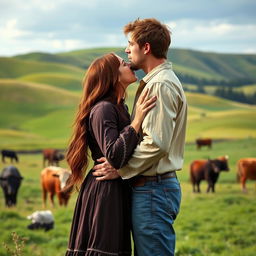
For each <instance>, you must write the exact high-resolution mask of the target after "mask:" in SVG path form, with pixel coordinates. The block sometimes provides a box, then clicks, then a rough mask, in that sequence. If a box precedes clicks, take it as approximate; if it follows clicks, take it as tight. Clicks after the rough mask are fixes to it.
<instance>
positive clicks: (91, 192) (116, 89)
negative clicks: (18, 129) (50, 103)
mask: <svg viewBox="0 0 256 256" xmlns="http://www.w3.org/2000/svg"><path fill="white" fill-rule="evenodd" d="M136 80H137V78H136V76H135V74H134V72H133V71H132V70H131V69H130V66H129V64H127V63H125V62H124V61H123V60H122V59H121V58H120V57H118V56H116V55H115V54H112V53H111V54H107V55H105V56H103V57H101V58H98V59H96V60H95V61H94V62H93V63H92V64H91V66H90V67H89V69H88V71H87V75H86V76H85V79H84V82H83V95H82V99H81V102H80V105H79V110H78V113H77V117H76V121H75V125H74V134H73V138H72V140H71V143H70V146H69V148H68V152H67V161H68V163H69V165H70V168H71V170H72V175H71V179H70V180H69V185H68V187H69V188H70V187H72V186H73V185H75V186H76V187H77V186H79V184H80V183H81V181H82V179H83V176H84V173H85V171H86V167H87V166H88V148H89V149H90V152H91V157H92V159H93V161H94V164H97V159H99V158H101V157H106V158H107V160H108V161H109V163H110V164H111V165H112V166H113V167H114V168H116V169H118V168H120V167H122V166H123V165H124V164H126V163H127V161H128V159H129V157H131V155H132V153H133V150H134V149H135V147H136V145H137V143H138V135H137V133H138V131H139V129H140V126H141V123H142V120H143V119H144V117H145V115H146V113H147V112H148V111H149V110H150V109H151V108H152V107H154V105H155V100H156V99H155V98H151V99H147V93H145V94H143V95H142V96H141V97H140V98H139V100H138V103H137V105H136V109H137V110H136V113H135V118H134V120H133V121H132V123H130V116H129V114H128V111H127V108H126V107H125V105H124V101H123V98H124V96H125V90H126V88H127V87H128V85H129V84H131V83H133V82H135V81H136ZM129 199H130V193H129V187H128V184H127V183H126V182H125V181H123V180H122V179H121V178H117V179H115V180H110V181H97V180H96V178H95V177H94V176H93V175H92V170H91V171H90V172H89V173H88V174H87V176H86V178H85V180H84V181H83V183H82V185H81V187H80V191H79V195H78V199H77V203H76V208H75V212H74V217H73V222H72V228H71V233H70V239H69V245H68V250H67V252H66V256H85V255H86V256H109V255H118V256H127V255H131V243H130V205H129Z"/></svg>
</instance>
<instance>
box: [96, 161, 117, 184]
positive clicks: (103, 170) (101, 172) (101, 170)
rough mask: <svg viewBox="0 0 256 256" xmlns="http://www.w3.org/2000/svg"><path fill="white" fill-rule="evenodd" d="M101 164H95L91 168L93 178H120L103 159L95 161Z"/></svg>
mask: <svg viewBox="0 0 256 256" xmlns="http://www.w3.org/2000/svg"><path fill="white" fill-rule="evenodd" d="M97 161H98V162H101V164H97V165H95V166H94V167H93V170H94V172H93V173H92V174H93V176H97V177H98V178H96V180H114V179H117V178H119V177H120V175H119V174H118V172H117V170H116V169H115V168H114V167H112V166H111V165H110V164H109V162H108V161H107V159H106V158H105V157H101V158H100V159H97Z"/></svg>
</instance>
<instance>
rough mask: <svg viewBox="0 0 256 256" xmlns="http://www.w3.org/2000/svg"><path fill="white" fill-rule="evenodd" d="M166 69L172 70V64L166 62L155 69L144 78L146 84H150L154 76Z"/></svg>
mask: <svg viewBox="0 0 256 256" xmlns="http://www.w3.org/2000/svg"><path fill="white" fill-rule="evenodd" d="M164 69H172V63H171V62H167V61H165V62H164V63H162V64H160V65H158V66H156V67H155V68H153V69H152V70H151V71H150V72H149V73H148V74H147V75H146V76H144V77H143V81H144V83H146V84H147V83H148V82H149V81H150V80H151V79H152V78H153V77H154V76H156V75H157V74H158V73H159V72H160V71H162V70H164Z"/></svg>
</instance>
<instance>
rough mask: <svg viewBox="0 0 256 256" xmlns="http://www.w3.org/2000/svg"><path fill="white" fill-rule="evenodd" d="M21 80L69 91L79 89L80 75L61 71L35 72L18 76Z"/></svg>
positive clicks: (80, 85)
mask: <svg viewBox="0 0 256 256" xmlns="http://www.w3.org/2000/svg"><path fill="white" fill-rule="evenodd" d="M19 80H21V81H28V82H34V83H39V84H49V85H53V86H55V87H58V88H62V89H66V90H69V91H81V88H82V82H81V81H82V79H81V77H77V76H73V75H70V74H61V73H37V74H29V75H25V76H22V77H19Z"/></svg>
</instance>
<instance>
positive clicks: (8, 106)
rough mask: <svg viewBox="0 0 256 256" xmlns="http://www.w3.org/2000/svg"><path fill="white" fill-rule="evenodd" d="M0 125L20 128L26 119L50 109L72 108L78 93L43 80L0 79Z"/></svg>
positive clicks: (5, 127)
mask: <svg viewBox="0 0 256 256" xmlns="http://www.w3.org/2000/svg"><path fill="white" fill-rule="evenodd" d="M0 92H1V93H0V108H1V109H2V110H4V111H1V119H0V127H1V128H2V129H7V128H9V129H14V130H15V129H17V130H19V129H20V126H21V125H22V124H23V123H24V122H25V121H27V120H31V119H33V118H39V117H42V116H44V115H46V114H48V113H50V112H52V111H55V110H59V109H70V108H73V107H74V105H75V104H76V103H77V101H78V99H79V96H78V95H77V94H75V93H72V92H69V91H67V90H63V89H58V88H56V87H52V86H49V85H44V84H35V83H28V82H20V81H17V80H15V79H0Z"/></svg>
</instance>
